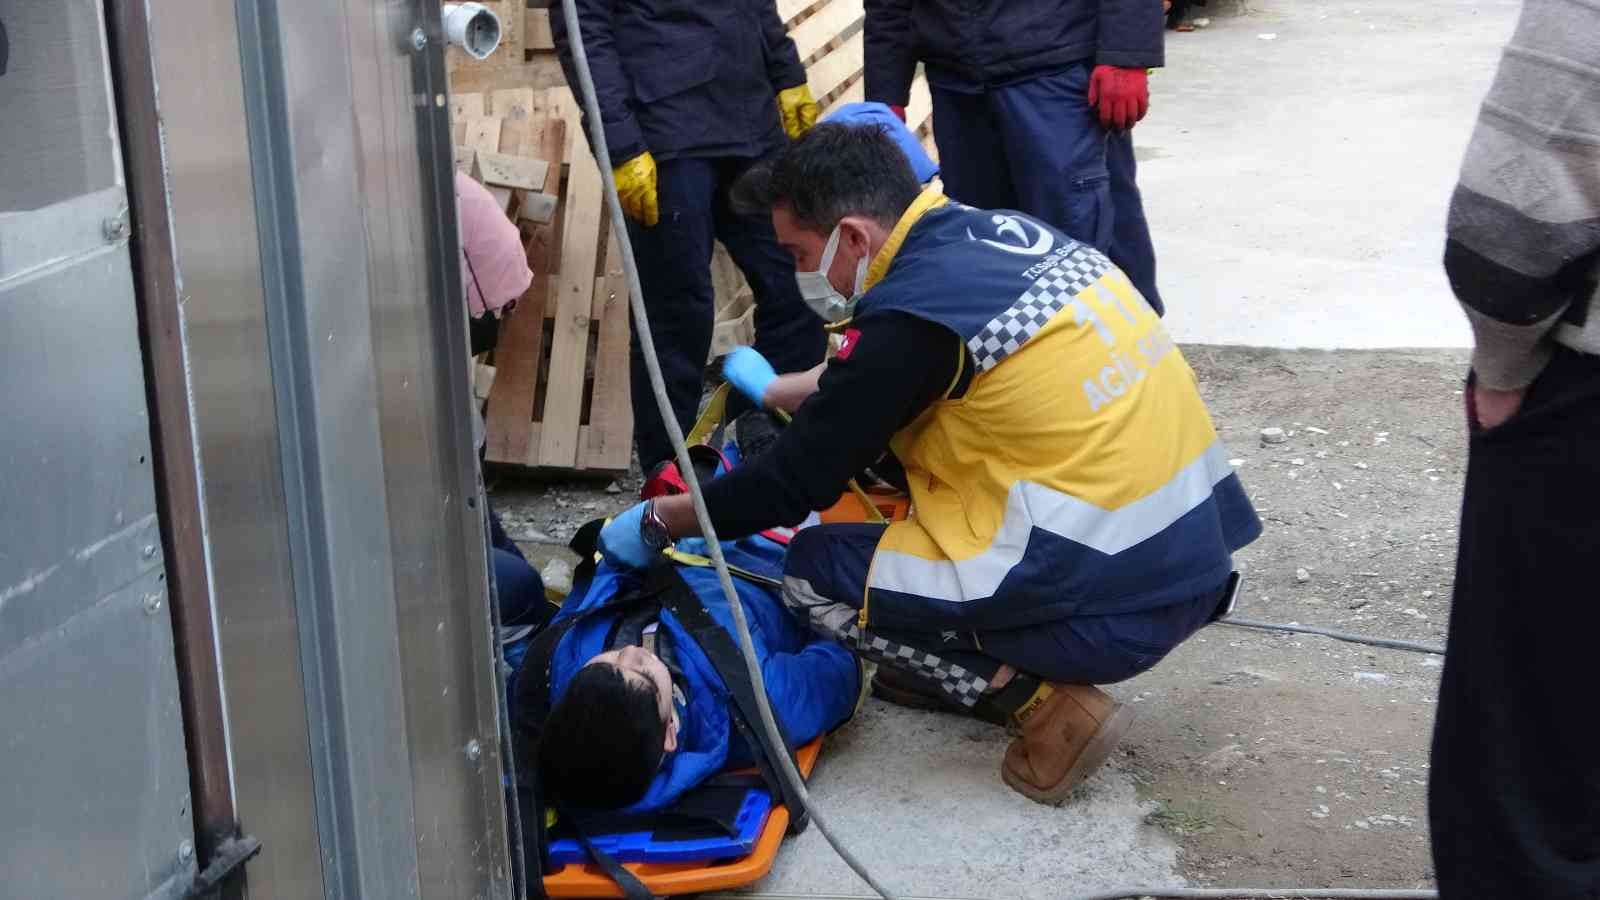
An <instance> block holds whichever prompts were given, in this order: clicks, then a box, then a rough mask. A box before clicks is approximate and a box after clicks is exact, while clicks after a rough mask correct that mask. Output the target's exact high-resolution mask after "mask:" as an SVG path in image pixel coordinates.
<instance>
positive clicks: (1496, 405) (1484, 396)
mask: <svg viewBox="0 0 1600 900" xmlns="http://www.w3.org/2000/svg"><path fill="white" fill-rule="evenodd" d="M1525 393H1527V391H1526V389H1519V390H1514V391H1502V390H1498V389H1496V388H1491V387H1484V386H1483V385H1482V384H1474V385H1473V386H1472V413H1473V417H1474V418H1476V419H1477V422H1478V427H1479V428H1483V429H1490V428H1498V427H1500V426H1501V425H1504V424H1505V423H1506V420H1507V419H1510V418H1511V417H1512V416H1514V415H1516V414H1517V410H1518V409H1520V408H1522V396H1523V395H1524V394H1525Z"/></svg>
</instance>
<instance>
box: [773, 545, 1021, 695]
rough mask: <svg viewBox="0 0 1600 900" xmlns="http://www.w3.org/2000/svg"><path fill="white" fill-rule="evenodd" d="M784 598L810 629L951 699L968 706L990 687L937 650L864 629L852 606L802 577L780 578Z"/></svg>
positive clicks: (984, 680)
mask: <svg viewBox="0 0 1600 900" xmlns="http://www.w3.org/2000/svg"><path fill="white" fill-rule="evenodd" d="M783 602H784V603H785V604H786V605H787V606H788V607H789V609H791V610H792V611H794V612H795V613H796V614H799V615H804V616H805V617H806V621H808V622H809V623H810V624H811V628H812V630H813V631H816V632H818V633H819V634H823V635H826V636H828V637H831V638H833V639H834V640H837V641H839V642H841V643H843V644H844V645H845V646H847V647H850V648H851V649H852V650H853V651H854V652H855V653H856V654H858V655H860V656H862V657H863V658H866V659H870V660H872V661H873V662H876V663H878V664H880V665H887V666H894V667H895V668H898V669H903V670H905V671H907V672H910V673H912V674H914V675H917V676H920V677H922V678H925V679H927V680H928V681H930V682H932V683H934V684H937V685H938V686H939V688H940V690H943V691H944V692H945V693H946V694H948V695H950V699H951V700H954V701H955V702H957V703H960V704H961V705H962V706H966V707H971V706H973V705H975V704H976V703H977V702H978V699H979V697H981V696H982V695H983V692H984V691H986V690H988V689H989V682H988V680H987V679H985V678H983V677H982V676H980V675H978V674H977V673H975V672H972V671H969V670H968V669H966V668H963V667H962V666H959V665H956V664H955V663H954V662H951V661H950V660H947V659H945V658H943V657H941V656H939V655H938V654H935V653H930V652H928V651H927V650H923V649H920V648H918V647H912V646H910V645H908V644H904V643H901V642H898V641H893V640H890V639H888V638H885V637H883V636H882V635H879V634H876V633H874V632H873V631H872V629H870V628H869V629H865V630H863V629H862V628H860V627H859V626H858V625H857V624H856V615H857V612H858V611H857V609H856V607H855V606H853V605H851V604H849V603H844V602H841V601H837V600H830V599H828V598H827V597H823V596H822V595H820V594H818V593H817V592H816V590H814V589H813V588H812V587H811V582H809V581H806V580H805V579H802V578H794V577H792V576H791V577H786V578H784V579H783Z"/></svg>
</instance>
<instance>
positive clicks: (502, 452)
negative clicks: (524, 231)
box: [484, 118, 567, 465]
mask: <svg viewBox="0 0 1600 900" xmlns="http://www.w3.org/2000/svg"><path fill="white" fill-rule="evenodd" d="M532 121H534V122H536V123H537V124H538V125H539V129H540V132H539V133H540V138H539V148H538V149H539V152H540V153H541V154H543V155H544V156H545V158H546V159H548V160H549V161H550V163H551V165H550V168H549V171H548V172H547V173H546V175H545V184H544V188H545V190H546V191H547V192H550V193H552V194H553V193H555V192H557V191H559V190H560V182H561V165H560V163H561V161H562V160H563V158H564V154H565V153H566V145H567V133H566V123H565V122H562V121H560V120H558V119H549V118H545V119H544V120H543V121H539V120H538V119H533V120H532ZM556 237H557V235H556V234H555V233H554V229H553V228H552V227H550V226H541V227H538V228H534V229H533V231H532V234H531V235H530V237H529V239H528V266H529V267H530V268H532V269H533V282H532V283H531V284H529V285H528V290H527V291H525V292H523V295H522V297H521V298H520V299H519V300H518V301H517V308H516V309H515V310H514V311H513V312H512V313H511V315H510V317H509V318H507V319H506V321H504V322H502V323H501V325H500V343H499V346H497V347H496V348H495V354H494V356H495V359H494V362H495V384H494V390H493V391H491V392H490V394H489V412H488V415H487V416H486V420H487V421H486V428H485V431H486V432H487V445H486V448H485V454H484V455H485V458H486V459H488V460H489V461H491V462H502V463H515V464H517V465H528V464H530V462H531V461H532V460H533V459H536V458H537V456H538V452H539V440H538V432H537V430H536V429H535V428H534V422H533V401H534V397H536V396H537V394H538V389H539V362H540V355H541V352H542V349H543V346H544V316H545V305H546V300H547V298H548V297H549V295H550V292H551V290H552V289H553V287H554V284H555V277H554V276H553V275H552V273H551V270H552V268H553V265H552V261H553V260H554V259H556V257H557V255H558V250H557V248H556V247H555V246H553V244H554V241H555V239H556Z"/></svg>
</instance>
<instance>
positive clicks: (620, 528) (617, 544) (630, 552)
mask: <svg viewBox="0 0 1600 900" xmlns="http://www.w3.org/2000/svg"><path fill="white" fill-rule="evenodd" d="M646 502H648V501H646ZM644 508H645V504H644V503H637V504H635V505H633V506H631V507H629V508H628V509H627V510H626V511H625V512H623V513H622V514H621V515H619V516H617V517H616V518H614V519H612V520H611V521H610V522H607V523H606V527H604V528H602V529H600V553H601V555H603V556H604V557H605V558H606V562H609V563H611V564H612V565H614V566H621V567H623V568H625V569H643V568H644V567H646V566H648V565H650V560H652V559H654V558H655V552H654V551H652V550H651V549H650V548H649V547H648V546H646V545H645V542H644V538H643V537H642V536H641V535H640V534H639V525H640V524H641V523H642V522H643V521H644Z"/></svg>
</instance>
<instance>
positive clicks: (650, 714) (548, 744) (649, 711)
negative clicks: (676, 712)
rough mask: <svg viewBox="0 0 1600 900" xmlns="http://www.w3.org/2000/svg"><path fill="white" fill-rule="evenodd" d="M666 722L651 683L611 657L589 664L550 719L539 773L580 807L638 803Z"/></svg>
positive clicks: (554, 794)
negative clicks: (635, 678)
mask: <svg viewBox="0 0 1600 900" xmlns="http://www.w3.org/2000/svg"><path fill="white" fill-rule="evenodd" d="M666 728H667V726H666V723H665V722H662V721H661V711H660V708H659V707H658V706H657V705H656V693H655V689H654V688H653V687H651V686H650V685H648V684H639V683H635V682H630V681H628V680H627V678H625V677H624V676H623V674H622V670H621V669H619V668H617V667H616V666H613V665H609V664H607V663H592V664H590V665H587V666H584V667H583V668H581V669H579V670H578V673H577V674H576V675H574V676H572V681H571V682H570V683H568V685H567V690H566V692H565V693H563V694H562V695H561V699H560V700H559V701H558V702H557V703H556V705H555V708H554V709H552V710H550V717H549V718H548V719H546V720H545V725H544V732H543V735H542V737H541V739H540V746H539V778H540V781H541V783H542V785H543V787H544V790H545V792H546V795H547V796H549V797H551V798H552V799H553V800H554V801H555V802H556V803H557V804H560V805H563V806H572V807H578V808H580V809H619V808H621V807H624V806H631V805H633V804H634V803H637V802H638V801H639V799H640V798H642V797H643V796H644V793H645V791H647V790H649V788H650V781H651V779H653V778H655V774H656V769H657V768H658V767H660V765H661V757H662V755H663V753H664V751H663V749H662V747H663V742H664V740H665V738H666Z"/></svg>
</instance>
